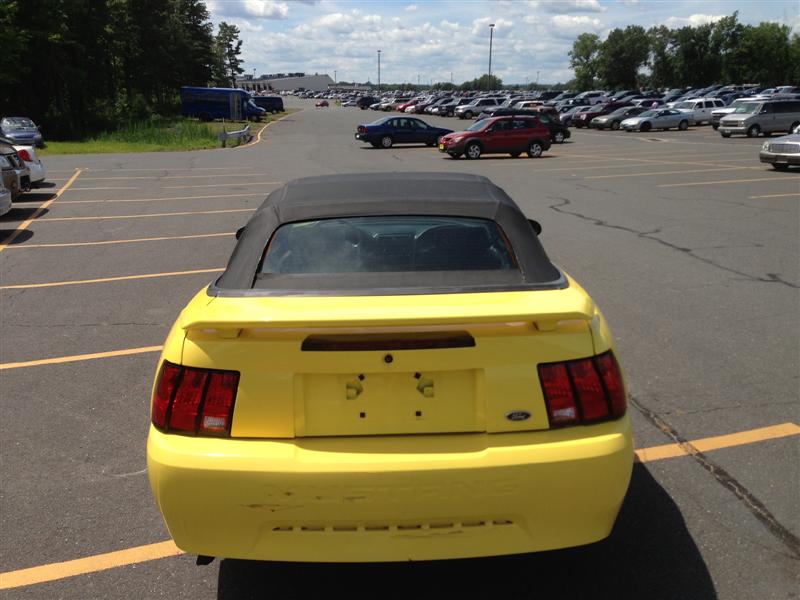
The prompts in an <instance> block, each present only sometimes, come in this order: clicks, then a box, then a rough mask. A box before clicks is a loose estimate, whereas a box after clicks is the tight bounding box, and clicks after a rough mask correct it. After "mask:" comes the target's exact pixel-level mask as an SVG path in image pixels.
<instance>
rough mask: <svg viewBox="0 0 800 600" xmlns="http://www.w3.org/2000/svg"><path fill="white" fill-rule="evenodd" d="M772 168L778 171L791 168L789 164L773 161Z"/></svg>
mask: <svg viewBox="0 0 800 600" xmlns="http://www.w3.org/2000/svg"><path fill="white" fill-rule="evenodd" d="M772 168H773V169H775V170H776V171H786V170H787V169H788V168H789V165H783V164H778V163H772Z"/></svg>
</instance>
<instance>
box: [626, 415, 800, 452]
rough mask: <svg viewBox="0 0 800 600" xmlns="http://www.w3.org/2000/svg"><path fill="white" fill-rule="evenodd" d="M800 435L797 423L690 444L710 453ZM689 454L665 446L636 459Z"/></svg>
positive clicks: (719, 436) (641, 450)
mask: <svg viewBox="0 0 800 600" xmlns="http://www.w3.org/2000/svg"><path fill="white" fill-rule="evenodd" d="M798 434H800V426H798V425H796V424H795V423H781V424H780V425H772V426H770V427H761V428H759V429H750V430H749V431H740V432H738V433H729V434H727V435H718V436H715V437H708V438H701V439H699V440H693V441H690V442H689V444H691V446H693V447H694V448H695V449H696V450H698V451H700V452H708V451H710V450H720V449H722V448H730V447H732V446H743V445H745V444H752V443H755V442H763V441H765V440H773V439H776V438H782V437H788V436H791V435H798ZM688 454H689V453H688V452H687V451H686V450H684V447H683V446H681V445H679V444H665V445H663V446H651V447H650V448H641V449H639V450H637V451H636V458H637V459H638V460H639V462H651V461H654V460H663V459H665V458H675V457H678V456H687V455H688Z"/></svg>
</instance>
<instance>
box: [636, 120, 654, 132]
mask: <svg viewBox="0 0 800 600" xmlns="http://www.w3.org/2000/svg"><path fill="white" fill-rule="evenodd" d="M652 128H653V126H652V125H651V124H650V123H648V122H647V121H645V122H644V123H642V124H641V125H640V126H639V131H642V132H644V133H647V132H648V131H650V130H651V129H652Z"/></svg>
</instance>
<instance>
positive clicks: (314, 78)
mask: <svg viewBox="0 0 800 600" xmlns="http://www.w3.org/2000/svg"><path fill="white" fill-rule="evenodd" d="M330 85H333V79H332V78H331V76H330V75H317V74H315V75H306V74H304V73H288V74H283V73H279V74H277V75H262V76H260V77H258V78H256V79H254V78H253V77H252V76H249V75H248V76H245V77H242V78H240V79H237V80H236V87H238V88H242V89H245V90H249V91H251V92H263V91H274V92H283V91H291V90H296V89H300V88H302V89H304V90H313V91H315V92H326V91H328V86H330Z"/></svg>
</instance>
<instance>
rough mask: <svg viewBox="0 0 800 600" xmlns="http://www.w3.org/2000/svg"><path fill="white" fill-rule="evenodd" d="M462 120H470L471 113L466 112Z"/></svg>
mask: <svg viewBox="0 0 800 600" xmlns="http://www.w3.org/2000/svg"><path fill="white" fill-rule="evenodd" d="M464 118H465V119H471V118H472V111H469V110H468V111H467V112H465V113H464Z"/></svg>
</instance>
